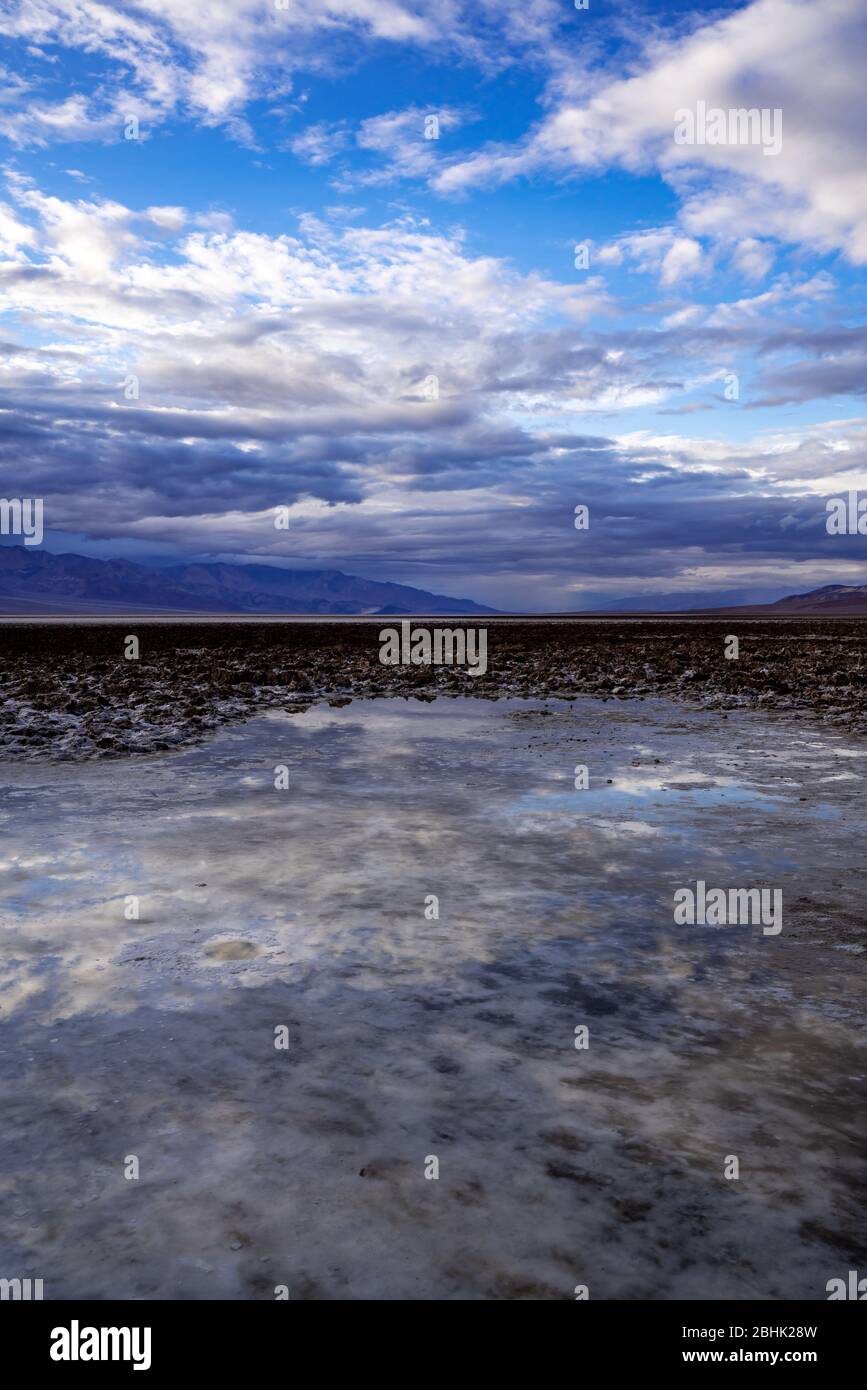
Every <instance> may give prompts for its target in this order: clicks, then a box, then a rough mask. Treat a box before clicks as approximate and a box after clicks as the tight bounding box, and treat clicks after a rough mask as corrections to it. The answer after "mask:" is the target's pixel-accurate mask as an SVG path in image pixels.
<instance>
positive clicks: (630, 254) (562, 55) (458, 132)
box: [0, 0, 867, 611]
mask: <svg viewBox="0 0 867 1390" xmlns="http://www.w3.org/2000/svg"><path fill="white" fill-rule="evenodd" d="M865 68H867V5H865V4H864V0H821V3H819V0H754V3H750V4H742V3H722V4H718V5H709V4H690V3H686V0H668V2H667V0H658V3H653V4H649V3H639V4H631V3H609V2H608V0H589V4H588V6H587V8H576V5H575V3H574V0H425V3H419V2H418V0H208V3H202V0H140V3H137V4H110V3H97V2H96V0H2V3H0V146H2V149H0V163H2V178H0V496H3V497H23V498H34V497H38V498H42V499H44V515H45V522H44V525H45V540H44V545H45V546H46V547H47V548H48V549H50V550H54V551H69V550H71V551H76V552H78V553H80V554H89V555H93V556H101V557H108V556H124V557H126V558H128V559H139V560H143V561H148V562H152V563H161V564H165V563H176V562H178V561H182V560H187V559H197V560H227V561H233V562H240V563H246V562H257V563H276V564H283V565H288V566H290V567H292V568H339V569H342V570H344V571H346V572H348V573H354V574H360V575H363V576H364V577H366V578H370V579H388V580H392V581H396V582H399V583H406V584H413V585H416V586H418V587H421V588H425V589H430V590H433V591H435V592H437V593H445V594H452V595H456V596H461V597H469V598H474V599H476V600H477V601H479V602H482V603H487V604H490V605H492V606H494V607H497V608H506V609H516V610H520V611H531V610H557V611H568V610H577V609H582V608H598V607H603V606H606V605H607V604H610V603H615V602H618V601H620V600H622V599H627V598H631V597H636V596H637V597H646V596H653V595H677V596H678V598H681V597H682V599H683V601H684V603H686V602H687V601H690V602H698V603H702V602H705V601H706V600H707V599H708V597H709V596H714V595H718V596H726V597H727V598H728V597H731V596H736V597H738V598H740V599H741V600H743V601H749V600H754V599H761V598H769V597H777V596H779V595H781V594H784V593H793V592H803V591H805V590H808V589H811V588H815V587H817V586H818V585H821V584H825V583H850V584H852V583H864V582H867V568H865V547H867V537H865V536H858V535H857V534H856V535H852V536H848V535H842V536H841V535H830V534H828V530H827V528H826V519H827V513H826V507H825V503H826V499H828V498H829V497H832V496H840V495H843V494H846V493H848V491H849V490H850V489H853V488H855V489H857V488H859V487H863V488H865V489H867V474H865V442H867V410H865V391H867V328H865V322H864V307H865V292H864V285H865V280H864V269H865V263H867V121H865V120H864V105H863V101H864V95H863V93H864V74H865ZM702 104H703V106H702ZM751 108H754V109H755V110H756V111H757V112H762V113H764V118H765V119H766V125H765V126H763V127H759V126H758V125H757V126H756V127H755V128H753V127H750V129H749V132H748V135H747V138H744V130H743V129H740V130H739V131H735V130H734V128H733V127H729V126H726V130H725V134H724V138H723V139H722V141H719V140H715V139H714V136H713V134H712V133H711V135H710V138H706V139H705V141H704V142H703V143H700V142H699V136H700V135H702V134H705V136H706V137H707V134H708V126H707V119H706V116H705V119H704V124H702V116H701V112H702V110H704V112H705V113H708V112H713V111H719V112H722V113H724V116H723V119H724V121H725V119H726V117H725V113H728V112H730V111H732V110H739V109H751ZM684 112H686V113H688V114H689V122H691V123H692V124H691V129H689V122H686V121H685V117H684V114H683V113H684ZM687 129H689V133H690V134H691V135H692V136H693V137H694V138H693V139H692V140H691V141H690V140H688V139H686V138H685V137H684V130H687ZM678 131H679V133H678ZM716 134H717V135H718V134H719V130H717V132H716ZM576 506H586V507H587V508H588V517H589V524H588V525H587V527H586V529H581V530H579V529H576V526H575V508H576ZM280 508H284V509H288V511H283V512H281V513H280V515H281V518H282V519H283V521H284V522H285V528H281V529H278V528H277V527H276V526H275V518H276V516H277V509H280Z"/></svg>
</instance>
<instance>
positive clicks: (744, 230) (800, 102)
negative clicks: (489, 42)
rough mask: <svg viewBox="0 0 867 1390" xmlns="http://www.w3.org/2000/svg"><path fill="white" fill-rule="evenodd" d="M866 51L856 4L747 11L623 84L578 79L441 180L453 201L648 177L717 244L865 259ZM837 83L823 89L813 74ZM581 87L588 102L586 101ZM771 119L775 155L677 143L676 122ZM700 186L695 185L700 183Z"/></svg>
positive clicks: (862, 12)
mask: <svg viewBox="0 0 867 1390" xmlns="http://www.w3.org/2000/svg"><path fill="white" fill-rule="evenodd" d="M865 53H867V7H865V5H864V3H863V0H824V3H822V4H817V3H814V0H754V3H753V4H751V5H749V6H746V7H745V8H743V9H739V10H737V11H736V12H735V13H733V14H730V15H727V16H725V17H724V18H721V19H715V20H713V21H711V22H709V23H706V24H703V25H702V26H701V27H699V28H698V29H697V30H696V31H695V32H693V33H691V34H688V35H687V36H685V37H676V38H671V39H669V38H659V37H657V36H656V35H655V34H654V35H653V36H652V37H651V38H649V39H648V41H647V44H646V50H645V55H644V63H643V65H642V66H641V68H640V70H639V71H638V72H636V73H635V74H634V75H631V76H628V77H621V76H612V75H611V74H610V73H606V72H604V71H602V72H597V73H595V74H591V73H587V74H584V78H585V80H584V83H583V90H582V95H581V97H580V98H576V97H575V96H574V95H569V96H566V97H564V98H562V99H561V100H560V101H559V102H558V103H557V104H556V106H555V109H554V110H553V111H552V113H551V114H550V115H548V116H547V117H546V118H545V119H544V120H543V121H542V123H541V124H540V125H539V126H538V127H537V129H536V130H535V131H534V132H532V134H531V135H530V136H529V137H528V138H527V139H526V141H524V143H523V144H519V145H515V146H490V147H488V148H486V149H483V150H481V151H479V152H478V153H476V154H474V155H472V156H470V157H469V158H466V159H459V160H457V161H455V162H454V163H452V164H451V165H450V166H449V167H447V168H445V169H443V170H441V171H440V172H439V173H438V174H437V175H436V177H435V179H434V186H435V187H436V188H437V189H438V190H439V191H440V192H442V193H456V192H460V191H462V190H464V189H466V188H467V187H470V186H474V185H478V184H484V183H486V182H496V181H503V180H505V179H510V178H513V177H515V176H517V175H520V174H529V173H532V172H533V171H535V170H538V169H540V168H547V169H549V170H551V169H554V170H559V171H561V172H563V173H566V172H570V171H574V172H588V173H589V172H599V171H602V170H604V169H606V168H608V167H610V166H612V165H619V166H621V167H623V168H625V169H628V170H631V171H633V172H635V173H643V172H646V171H648V170H650V169H656V170H658V171H659V172H661V173H662V174H663V176H664V177H666V178H667V179H668V180H669V181H670V182H671V183H672V185H673V186H674V187H675V188H676V189H677V190H678V192H679V193H680V194H681V196H682V198H683V203H684V206H683V214H682V225H683V230H684V231H685V232H686V233H687V234H688V235H690V236H693V237H707V236H711V237H714V238H719V239H720V240H726V241H727V240H735V241H741V242H742V241H743V240H744V239H745V238H758V237H764V238H767V237H775V238H777V239H778V240H780V241H784V242H786V241H788V242H791V241H802V242H806V243H809V244H811V245H813V246H814V247H816V248H818V249H820V250H831V249H836V248H842V249H843V250H844V251H845V252H846V254H847V255H848V256H849V257H850V258H851V259H852V260H853V261H855V262H857V263H860V264H863V263H865V262H867V180H865V179H864V177H863V170H864V167H865V163H867V127H865V124H864V122H863V121H861V120H860V119H859V113H860V110H861V107H862V102H863V72H864V63H865ZM829 73H833V74H834V78H833V82H822V83H821V98H820V99H817V96H816V92H817V80H820V79H819V78H818V75H819V74H829ZM588 90H589V94H586V95H585V93H588ZM699 101H703V102H705V103H706V104H707V106H708V107H715V108H721V109H723V110H726V111H728V110H731V109H740V108H750V107H756V108H759V109H761V108H774V109H775V108H779V109H780V110H782V113H783V143H782V150H781V153H780V154H779V155H778V156H776V157H766V156H765V155H764V154H763V151H762V149H761V147H759V146H758V145H752V144H741V145H739V144H732V145H703V146H698V145H678V144H676V143H675V141H674V125H675V112H676V111H678V110H679V109H692V110H694V109H695V108H696V106H697V103H698V102H699ZM697 180H698V186H697Z"/></svg>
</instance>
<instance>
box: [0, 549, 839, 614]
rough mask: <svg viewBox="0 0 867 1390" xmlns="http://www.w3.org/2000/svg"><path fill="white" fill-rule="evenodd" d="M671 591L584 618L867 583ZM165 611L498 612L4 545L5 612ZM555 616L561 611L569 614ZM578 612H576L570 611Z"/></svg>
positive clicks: (788, 605) (372, 585) (467, 603)
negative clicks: (767, 590)
mask: <svg viewBox="0 0 867 1390" xmlns="http://www.w3.org/2000/svg"><path fill="white" fill-rule="evenodd" d="M679 597H680V603H679V604H678V603H677V598H676V596H675V595H672V594H648V595H646V596H645V597H643V598H642V599H624V600H621V601H620V602H619V603H618V604H617V605H616V606H612V607H611V608H609V609H605V610H604V611H601V612H600V611H597V612H586V613H584V614H583V615H582V616H586V617H603V616H606V615H607V614H609V613H610V614H611V615H612V616H617V615H618V614H621V615H623V616H626V615H627V613H630V612H631V613H637V612H644V613H653V612H665V613H670V614H672V615H674V614H676V613H694V614H696V615H699V614H710V615H712V614H714V613H717V614H720V615H722V614H723V613H743V614H745V615H747V614H754V615H763V614H768V615H771V616H773V615H775V614H779V615H781V616H785V615H786V614H798V613H803V614H806V615H809V614H815V615H816V616H822V615H823V614H828V615H835V614H839V615H841V616H845V615H854V614H859V613H863V614H865V615H867V584H826V585H824V586H823V587H822V588H820V589H811V590H810V591H809V592H808V593H804V594H790V595H788V596H787V597H785V598H780V599H777V600H776V602H768V603H738V602H737V601H732V600H736V599H737V598H738V597H740V594H738V593H737V591H728V592H727V593H726V592H723V593H720V594H719V595H718V596H717V597H718V598H719V599H721V600H722V602H721V603H719V602H718V603H717V604H712V603H711V602H708V601H707V600H708V599H711V598H712V596H711V595H709V594H697V595H694V596H693V599H694V600H695V599H696V598H697V599H699V601H701V600H704V602H703V603H702V604H701V606H698V605H697V604H696V603H695V602H693V604H692V605H690V603H689V600H688V598H686V596H685V595H680V596H679ZM133 613H137V614H146V613H151V614H153V615H154V616H159V615H160V614H171V613H197V614H220V613H226V614H230V613H235V614H257V613H259V614H262V615H263V616H268V615H287V616H289V615H295V614H298V615H316V614H319V615H321V616H323V617H326V616H329V615H332V616H339V615H344V616H352V615H354V616H357V617H358V616H370V617H379V616H382V617H409V616H422V615H425V614H426V615H435V614H442V615H443V616H446V615H449V614H454V615H465V616H482V615H485V614H489V615H495V614H496V613H497V609H495V608H487V607H485V605H484V604H481V603H474V602H473V600H472V599H466V598H451V597H448V596H447V595H445V594H431V593H428V592H427V590H425V589H414V588H412V587H410V586H409V585H406V584H390V583H384V582H380V581H377V580H373V579H360V578H358V576H356V575H351V574H343V573H342V571H341V570H333V569H324V570H291V569H281V568H280V567H278V566H277V565H232V564H223V563H214V564H183V565H170V566H167V567H158V566H156V565H143V564H139V563H137V562H135V561H133V560H95V559H93V558H92V557H91V556H88V555H73V554H66V555H55V554H53V553H52V552H51V551H48V550H43V549H41V548H36V547H33V548H30V547H27V546H20V545H14V546H0V615H5V616H10V617H27V616H33V617H40V616H48V615H54V616H57V617H76V616H93V617H99V616H104V617H110V616H111V615H112V614H117V615H121V614H133ZM559 616H567V615H565V614H562V615H559ZM576 616H577V615H576Z"/></svg>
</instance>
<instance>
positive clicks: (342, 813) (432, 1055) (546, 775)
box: [0, 698, 867, 1299]
mask: <svg viewBox="0 0 867 1390" xmlns="http://www.w3.org/2000/svg"><path fill="white" fill-rule="evenodd" d="M865 758H867V742H865V741H864V740H860V741H859V740H855V739H853V738H850V737H848V736H846V735H845V734H841V733H839V732H837V731H834V730H830V729H827V728H821V727H820V726H818V725H808V724H806V723H804V724H801V723H798V722H795V721H793V720H792V719H791V718H782V717H779V716H774V715H769V714H765V713H762V712H760V711H747V710H734V711H731V712H729V713H728V714H726V715H725V716H724V715H723V714H721V713H720V712H715V713H714V712H709V711H706V710H701V709H693V708H688V707H684V706H682V705H678V704H674V703H671V702H669V701H667V700H661V699H654V698H648V699H645V700H644V701H643V702H639V701H624V702H620V701H609V702H606V703H603V702H602V701H600V700H594V699H583V700H576V701H574V703H573V704H572V705H571V706H570V705H569V704H567V703H565V702H561V701H550V702H547V703H546V702H542V701H520V700H500V701H498V702H495V703H493V702H490V701H487V700H472V699H468V700H460V701H450V700H449V701H443V700H437V701H436V703H434V704H430V705H429V704H421V703H417V702H415V701H409V702H406V701H403V700H376V701H359V700H355V701H354V702H353V703H352V704H351V705H348V706H345V707H341V708H331V707H329V706H327V705H319V706H316V707H314V708H311V709H309V710H307V712H306V713H303V714H296V715H289V714H287V713H285V712H283V711H281V710H272V711H269V712H267V713H265V714H261V715H259V716H257V717H256V718H254V719H252V720H251V721H249V722H248V723H246V724H241V725H236V726H234V727H231V728H226V729H223V730H221V731H220V732H219V733H217V734H216V735H215V736H214V737H213V738H212V740H211V742H209V743H207V744H204V745H202V746H198V747H194V748H190V749H186V750H183V751H176V752H172V753H163V754H159V755H152V756H142V757H137V758H127V759H110V760H96V761H90V762H84V763H74V762H67V763H61V764H47V763H40V762H32V761H31V762H20V763H10V764H7V765H6V767H5V768H4V770H3V773H2V778H0V808H2V820H0V828H2V840H0V846H2V850H0V894H2V904H3V906H2V915H0V940H2V945H3V951H2V964H0V1107H2V1114H3V1117H4V1118H3V1125H2V1129H0V1210H2V1220H0V1275H2V1276H4V1277H14V1276H20V1277H25V1276H28V1275H29V1276H31V1277H36V1278H43V1279H44V1280H45V1294H46V1297H49V1298H50V1297H54V1298H61V1297H76V1298H108V1297H120V1298H155V1297H157V1298H220V1297H223V1298H265V1299H273V1298H274V1296H275V1289H276V1288H278V1287H279V1286H285V1287H286V1289H287V1290H288V1293H289V1296H290V1297H291V1298H293V1299H298V1298H300V1299H304V1298H311V1297H313V1298H316V1297H321V1298H329V1299H332V1298H334V1299H357V1298H434V1299H443V1298H445V1299H449V1298H483V1299H513V1298H539V1299H549V1298H552V1299H564V1298H565V1299H570V1298H572V1297H573V1296H574V1295H573V1290H574V1288H575V1286H576V1285H578V1284H585V1285H587V1286H588V1287H589V1292H590V1297H591V1298H635V1299H673V1298H705V1299H710V1298H744V1299H779V1298H809V1299H824V1298H825V1297H826V1292H825V1285H826V1283H827V1281H828V1280H829V1279H831V1278H835V1277H845V1276H846V1272H847V1271H848V1270H849V1269H850V1268H861V1269H862V1270H863V1267H864V1261H865V1259H867V1220H865V1211H867V1202H865V1198H867V1179H865V1163H864V1155H865V1119H864V1115H865V1106H864V1099H865V1074H867V1056H865V1035H864V1028H863V1024H864V977H865V971H864V964H865V952H864V947H865V944H867V943H865V938H867V933H865V925H864V919H865V913H864V907H865V901H867V874H865V872H864V866H863V845H864V819H865V812H864V795H863V791H864V777H865V768H867V763H865ZM576 765H586V766H587V768H588V770H589V781H590V785H589V788H587V789H585V790H576V788H575V785H574V780H575V768H576ZM275 768H285V769H286V772H285V773H282V774H281V773H279V772H278V773H276V774H275ZM275 777H276V779H277V780H278V781H285V782H288V785H287V786H286V787H285V789H278V788H277V787H275ZM697 879H702V880H704V881H706V882H707V883H708V884H709V885H711V884H713V885H719V886H723V887H750V886H766V887H779V888H781V889H782V892H783V904H784V907H783V929H782V932H781V933H780V934H779V935H778V936H766V935H764V934H763V933H762V930H761V927H760V926H752V927H751V926H742V927H726V928H719V927H706V926H676V925H675V924H674V921H673V910H672V903H673V894H674V892H675V890H676V889H678V888H680V887H684V886H691V885H693V884H695V882H696V880H697ZM130 895H135V897H137V898H138V899H139V903H138V914H139V915H138V919H137V920H135V919H132V920H130V919H129V917H128V916H125V912H126V913H127V914H129V913H131V912H133V911H134V910H135V904H134V903H133V902H132V900H131V897H130ZM431 895H436V897H437V898H438V911H439V915H438V918H433V917H432V915H431V914H432V910H433V909H432V905H431V904H430V902H429V901H428V906H427V916H426V900H429V899H430V897H431ZM582 1026H584V1027H587V1028H588V1029H589V1046H588V1047H587V1048H586V1049H576V1047H575V1045H574V1044H575V1037H576V1035H575V1030H576V1028H580V1027H582ZM281 1030H285V1031H281ZM275 1040H276V1041H281V1042H282V1041H284V1040H285V1042H286V1043H287V1046H286V1047H279V1048H278V1047H275ZM732 1157H736V1158H737V1160H738V1164H739V1177H738V1178H737V1179H736V1180H734V1179H727V1178H726V1177H725V1176H724V1172H725V1169H726V1166H727V1165H728V1167H729V1170H731V1162H730V1160H731V1158H732ZM132 1158H135V1159H137V1161H138V1171H139V1177H138V1178H137V1179H136V1178H131V1179H129V1178H127V1177H125V1169H126V1171H133V1170H134V1166H135V1165H134V1164H132V1163H131V1159H132ZM434 1158H435V1159H436V1160H437V1161H438V1167H439V1176H438V1178H436V1179H429V1178H427V1177H426V1176H425V1173H426V1171H428V1172H430V1171H432V1169H433V1166H434V1165H433V1164H432V1161H431V1160H432V1159H434Z"/></svg>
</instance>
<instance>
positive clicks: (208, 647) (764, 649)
mask: <svg viewBox="0 0 867 1390" xmlns="http://www.w3.org/2000/svg"><path fill="white" fill-rule="evenodd" d="M400 621H401V620H400V619H399V618H390V617H380V618H372V619H366V620H360V619H354V618H345V619H344V618H341V619H331V620H327V621H324V620H318V619H314V618H311V619H301V620H298V619H295V620H290V621H286V620H283V619H271V620H270V621H268V620H259V619H249V618H238V619H233V620H231V621H225V620H208V621H196V620H193V619H186V620H170V621H163V620H161V621H154V620H148V619H144V618H143V619H123V620H117V621H115V622H105V621H96V620H93V619H82V620H79V621H71V622H70V621H67V622H63V623H62V624H59V623H56V622H52V621H47V620H46V621H45V622H41V623H35V622H31V623H27V622H21V621H16V620H10V619H6V620H0V758H2V757H12V758H16V759H19V758H24V757H26V758H34V759H50V760H53V761H59V760H61V759H63V760H65V759H81V758H104V757H117V756H123V757H128V756H130V755H132V754H141V753H153V752H160V751H164V750H167V749H169V748H178V747H183V746H185V745H188V744H190V743H193V742H196V741H200V740H202V739H208V738H210V737H211V736H212V734H213V731H214V730H215V729H217V728H221V727H223V726H225V725H226V724H233V723H238V722H239V721H241V720H243V719H248V718H250V716H251V715H253V714H255V713H257V712H259V711H260V710H262V709H267V708H283V709H288V710H301V709H304V708H306V706H307V705H308V704H313V703H318V702H319V701H321V700H350V699H370V698H373V697H376V696H394V695H401V696H404V695H409V696H412V697H414V698H415V699H417V700H419V701H422V702H428V701H432V700H434V699H436V698H439V697H442V696H459V697H464V696H469V697H471V698H474V699H475V698H484V699H489V700H499V699H502V698H504V697H522V698H530V697H540V698H548V699H550V698H560V697H564V696H565V697H573V696H583V695H594V696H598V697H599V698H600V699H603V700H606V699H607V700H627V699H639V700H641V699H646V698H649V697H652V696H665V697H667V698H670V699H674V700H678V701H682V702H684V703H686V704H689V705H692V706H700V707H701V708H703V709H716V710H720V711H724V710H734V709H765V710H773V711H774V712H776V713H784V712H785V713H790V714H793V715H795V716H796V717H798V718H801V717H804V716H806V717H809V718H811V719H821V720H823V721H824V722H826V723H828V724H830V725H832V726H834V727H837V728H840V729H843V730H846V731H848V732H851V733H860V734H864V735H867V637H865V634H867V626H865V621H864V619H863V618H805V617H790V618H778V619H774V618H755V617H745V616H743V615H729V616H727V617H723V618H714V619H708V618H683V617H679V618H663V617H656V618H634V617H624V618H620V619H611V618H578V619H568V618H548V619H545V618H521V619H495V618H492V619H480V620H476V619H463V618H444V619H440V620H436V619H413V620H412V624H411V630H412V631H417V630H418V629H419V628H427V629H430V628H431V627H432V626H434V627H436V626H438V625H440V624H442V625H444V626H445V627H447V628H449V629H454V628H458V629H465V628H469V629H471V630H472V629H474V628H477V627H480V626H481V627H483V628H484V630H485V631H486V633H487V640H486V648H487V651H486V663H485V664H486V667H487V669H486V670H484V674H480V673H479V672H478V671H477V672H476V673H475V674H470V673H469V671H468V669H467V667H466V666H458V665H445V664H440V665H436V664H432V665H411V664H407V665H397V666H391V665H385V664H383V663H382V662H381V661H380V659H379V658H380V649H381V646H382V643H381V642H380V633H381V632H382V631H383V630H384V629H385V628H390V627H396V626H399V624H400ZM130 637H134V638H135V639H136V641H137V643H138V648H137V655H136V656H135V657H134V658H132V659H129V660H128V659H127V657H126V655H125V653H126V652H127V650H128V638H130ZM732 637H736V638H737V642H738V648H737V655H736V657H735V656H734V655H732V653H733V651H734V649H733V647H732V646H731V642H730V639H731V638H732ZM726 652H729V656H727V655H726Z"/></svg>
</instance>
